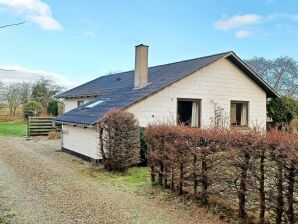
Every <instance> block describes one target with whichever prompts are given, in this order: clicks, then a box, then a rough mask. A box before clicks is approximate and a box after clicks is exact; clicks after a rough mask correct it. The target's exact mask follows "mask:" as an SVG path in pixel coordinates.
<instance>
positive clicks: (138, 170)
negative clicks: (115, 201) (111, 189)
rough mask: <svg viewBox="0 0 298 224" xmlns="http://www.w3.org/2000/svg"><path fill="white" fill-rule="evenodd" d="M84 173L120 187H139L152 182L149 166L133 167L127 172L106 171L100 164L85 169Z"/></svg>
mask: <svg viewBox="0 0 298 224" xmlns="http://www.w3.org/2000/svg"><path fill="white" fill-rule="evenodd" d="M83 173H85V174H87V175H90V176H93V177H96V178H97V179H98V180H100V181H105V182H110V183H111V184H112V185H114V186H119V187H123V186H125V187H126V188H127V187H130V188H134V189H139V188H141V187H145V186H148V185H150V184H151V182H150V171H149V168H148V167H132V168H130V169H128V171H127V172H126V173H120V172H108V171H105V170H104V168H103V166H102V165H98V166H92V167H91V168H88V169H85V170H83Z"/></svg>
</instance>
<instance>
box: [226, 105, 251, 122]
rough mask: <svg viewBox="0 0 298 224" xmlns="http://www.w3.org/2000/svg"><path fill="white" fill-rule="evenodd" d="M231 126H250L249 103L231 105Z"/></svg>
mask: <svg viewBox="0 0 298 224" xmlns="http://www.w3.org/2000/svg"><path fill="white" fill-rule="evenodd" d="M230 113H231V125H236V126H246V125H247V124H248V103H247V102H232V103H231V112H230Z"/></svg>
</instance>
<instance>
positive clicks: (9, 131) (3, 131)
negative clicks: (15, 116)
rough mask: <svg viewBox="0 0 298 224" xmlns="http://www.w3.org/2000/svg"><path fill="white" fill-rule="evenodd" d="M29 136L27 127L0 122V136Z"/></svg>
mask: <svg viewBox="0 0 298 224" xmlns="http://www.w3.org/2000/svg"><path fill="white" fill-rule="evenodd" d="M26 134H27V125H26V124H24V123H16V122H0V136H14V137H21V136H25V135H26Z"/></svg>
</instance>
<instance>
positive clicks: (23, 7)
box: [0, 0, 63, 30]
mask: <svg viewBox="0 0 298 224" xmlns="http://www.w3.org/2000/svg"><path fill="white" fill-rule="evenodd" d="M0 5H4V6H6V7H7V8H8V9H10V10H11V11H12V12H13V13H14V14H16V15H19V16H24V17H25V19H26V20H28V21H30V22H32V23H35V24H37V25H39V26H40V27H41V28H43V29H45V30H63V28H62V26H61V24H60V23H59V22H58V21H57V20H55V19H54V18H53V17H52V11H51V8H50V7H49V6H48V5H47V4H46V3H44V2H42V1H41V0H0Z"/></svg>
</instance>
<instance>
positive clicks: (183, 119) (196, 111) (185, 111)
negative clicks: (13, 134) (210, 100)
mask: <svg viewBox="0 0 298 224" xmlns="http://www.w3.org/2000/svg"><path fill="white" fill-rule="evenodd" d="M177 107H178V109H177V123H178V124H184V125H187V126H191V127H199V126H200V101H199V100H184V99H181V100H178V106H177Z"/></svg>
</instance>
